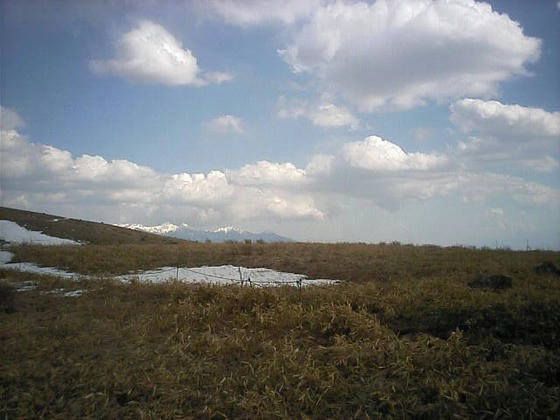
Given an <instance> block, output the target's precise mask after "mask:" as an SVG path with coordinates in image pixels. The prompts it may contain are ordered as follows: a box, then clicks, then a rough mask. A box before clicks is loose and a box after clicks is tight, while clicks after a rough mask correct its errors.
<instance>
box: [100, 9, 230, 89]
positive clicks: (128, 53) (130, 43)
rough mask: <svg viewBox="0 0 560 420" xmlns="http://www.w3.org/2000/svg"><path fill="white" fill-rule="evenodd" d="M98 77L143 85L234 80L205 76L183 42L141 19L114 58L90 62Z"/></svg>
mask: <svg viewBox="0 0 560 420" xmlns="http://www.w3.org/2000/svg"><path fill="white" fill-rule="evenodd" d="M90 68H91V70H92V71H94V72H95V73H98V74H114V75H118V76H121V77H124V78H125V79H127V80H131V81H134V82H140V83H157V84H164V85H167V86H183V85H191V86H202V85H205V84H208V83H222V82H225V81H228V80H230V79H231V76H230V75H229V74H227V73H220V72H209V73H203V72H201V70H200V68H199V67H198V63H197V59H196V57H195V56H194V55H193V53H192V52H191V50H189V49H184V48H183V46H182V44H181V41H179V40H177V39H176V38H175V37H174V36H173V35H171V34H170V33H169V32H168V31H167V30H166V29H165V28H164V27H163V26H161V25H158V24H157V23H154V22H151V21H148V20H141V21H139V22H138V23H137V24H136V25H135V26H134V27H133V28H132V29H131V30H130V31H129V32H127V33H125V34H124V35H123V36H122V37H121V38H120V39H119V41H118V42H117V45H116V51H115V57H114V58H112V59H109V60H91V61H90Z"/></svg>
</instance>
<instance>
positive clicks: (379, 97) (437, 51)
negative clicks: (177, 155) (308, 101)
mask: <svg viewBox="0 0 560 420" xmlns="http://www.w3.org/2000/svg"><path fill="white" fill-rule="evenodd" d="M540 48H541V42H540V40H539V39H536V38H533V37H528V36H526V35H524V33H523V29H522V28H521V26H520V25H519V24H518V23H517V22H515V21H513V20H511V19H510V18H509V17H508V16H507V15H505V14H500V13H497V12H495V11H493V10H492V7H491V6H490V5H489V4H487V3H482V2H476V1H474V0H446V1H444V0H435V1H433V0H409V1H396V0H377V1H376V2H375V3H372V4H368V3H365V2H356V3H347V2H342V1H337V2H335V3H330V4H325V5H323V6H321V7H318V8H316V9H314V12H313V14H312V15H311V17H310V18H309V20H308V21H306V22H305V23H304V24H303V25H301V26H300V27H299V28H298V29H297V30H295V31H294V33H293V36H292V39H291V42H289V43H288V45H287V46H286V48H285V49H282V50H279V54H280V55H281V57H282V58H283V59H284V60H285V61H286V63H288V64H289V65H290V67H291V68H292V70H293V71H294V72H296V73H307V74H309V75H311V76H312V77H314V78H317V79H318V80H319V82H320V86H321V88H322V89H323V90H325V91H329V92H330V93H332V94H338V95H342V97H344V98H345V99H346V100H347V101H348V102H350V103H353V104H354V105H356V106H358V107H359V108H360V109H361V110H363V111H372V110H375V109H377V108H380V107H389V108H397V109H406V108H411V107H413V106H416V105H419V104H423V103H425V102H426V101H427V100H436V101H443V100H447V99H448V98H455V97H459V96H466V95H476V96H486V95H489V94H492V93H493V92H495V91H496V87H497V84H498V83H499V82H501V81H504V80H507V79H508V78H510V77H512V76H513V75H523V74H526V73H527V70H526V65H527V64H529V63H532V62H535V61H536V60H537V59H538V58H539V55H540Z"/></svg>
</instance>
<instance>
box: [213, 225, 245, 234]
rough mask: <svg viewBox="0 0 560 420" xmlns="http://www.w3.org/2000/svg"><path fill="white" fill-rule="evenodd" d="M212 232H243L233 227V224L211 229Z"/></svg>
mask: <svg viewBox="0 0 560 420" xmlns="http://www.w3.org/2000/svg"><path fill="white" fill-rule="evenodd" d="M212 232H215V233H218V232H223V233H226V234H227V233H231V232H237V233H243V231H242V230H240V229H237V228H234V227H233V226H224V227H219V228H217V229H216V230H213V231H212Z"/></svg>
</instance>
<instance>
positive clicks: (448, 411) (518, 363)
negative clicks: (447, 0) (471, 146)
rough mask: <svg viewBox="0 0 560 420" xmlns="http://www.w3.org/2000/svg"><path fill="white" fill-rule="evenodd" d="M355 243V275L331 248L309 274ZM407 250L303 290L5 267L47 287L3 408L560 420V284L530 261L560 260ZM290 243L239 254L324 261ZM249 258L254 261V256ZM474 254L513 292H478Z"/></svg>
mask: <svg viewBox="0 0 560 420" xmlns="http://www.w3.org/2000/svg"><path fill="white" fill-rule="evenodd" d="M341 247H342V246H341ZM348 247H349V249H348V250H346V251H343V250H341V249H342V248H337V246H334V249H335V250H336V252H338V253H339V254H336V255H338V256H342V258H341V264H342V268H334V264H331V263H327V262H324V261H323V258H324V257H325V256H326V255H327V254H330V253H332V252H333V251H332V248H331V246H326V248H325V251H322V250H321V249H322V248H321V247H318V248H317V249H318V251H316V255H315V258H317V259H318V261H323V263H321V264H319V263H318V264H316V265H315V266H314V265H313V264H311V268H309V270H315V269H316V270H319V268H318V267H320V266H322V265H325V264H326V265H327V267H333V270H336V269H339V270H341V271H340V273H346V274H347V275H350V274H351V273H352V272H353V271H352V269H351V268H350V262H351V261H352V259H351V257H350V256H348V257H346V258H345V257H344V255H345V254H344V253H345V252H348V253H349V254H352V253H355V252H356V249H358V250H361V249H362V248H360V247H357V248H355V247H353V246H348ZM405 248H406V247H399V248H398V249H393V252H392V253H389V254H387V258H386V260H385V264H384V265H381V264H380V265H379V268H378V269H379V270H381V267H385V270H387V271H385V272H380V271H379V272H378V271H375V270H374V269H373V268H375V267H378V266H376V265H375V263H372V262H371V261H370V262H367V261H368V260H367V259H366V262H364V261H362V260H361V259H360V258H354V263H355V264H356V265H357V266H358V268H356V270H357V272H360V270H362V271H363V270H364V269H365V268H371V270H372V271H370V272H364V273H362V274H361V277H360V278H359V280H360V283H348V284H345V285H342V286H329V287H321V288H308V289H304V290H301V291H300V290H297V289H293V288H274V289H251V288H240V287H233V286H232V287H213V286H203V285H184V284H176V283H168V284H162V285H147V284H131V285H121V284H115V283H113V282H111V281H110V280H99V281H92V280H90V281H82V282H78V283H76V282H72V281H67V280H60V279H52V278H49V277H37V276H32V275H29V274H23V273H12V272H4V273H2V272H0V277H4V278H5V280H4V282H5V283H6V282H7V283H9V284H14V283H18V282H22V281H26V280H30V279H32V280H34V281H36V282H38V285H39V288H38V290H36V291H32V292H24V293H17V294H15V301H14V305H13V306H14V311H13V312H12V313H2V314H0V342H1V343H2V358H1V359H0V371H1V372H3V373H2V375H0V413H2V416H7V417H9V418H12V417H43V416H45V417H61V418H77V417H109V418H117V417H144V418H172V417H173V418H175V417H178V418H185V417H186V418H189V417H195V418H200V417H202V418H255V417H257V418H279V417H282V418H285V417H290V418H291V417H295V418H302V417H303V418H304V417H312V418H353V417H354V418H367V417H371V418H379V417H384V418H385V417H394V418H395V417H396V418H404V417H413V418H438V417H443V418H450V417H453V416H456V417H459V418H473V417H476V418H495V417H514V418H521V417H534V418H546V417H550V418H554V417H556V416H557V414H558V410H559V404H560V397H559V396H560V389H559V386H560V349H559V347H560V345H559V341H560V340H559V339H558V325H560V288H559V287H558V286H559V279H558V278H557V277H554V276H552V275H545V276H537V275H536V274H534V273H533V272H532V271H531V270H530V269H529V267H530V264H532V263H533V262H534V260H538V259H539V258H541V259H542V258H543V257H545V256H546V257H550V256H551V255H552V256H553V257H555V256H557V254H544V255H542V254H541V255H540V256H534V255H531V253H528V254H527V255H526V256H525V257H523V256H524V255H525V253H523V254H521V253H518V254H520V255H516V254H512V255H509V254H507V253H506V254H500V253H489V254H488V255H487V254H484V253H482V254H476V253H475V254H470V253H469V252H470V251H469V250H463V253H462V254H461V253H460V252H459V251H457V254H456V255H455V254H454V252H455V251H453V250H451V252H450V254H446V255H448V256H449V258H450V260H448V261H443V262H439V263H437V264H436V259H435V257H434V256H433V254H431V253H433V252H435V253H436V254H437V253H438V252H445V250H441V249H439V250H438V249H435V250H431V251H430V253H425V252H426V250H425V249H415V250H414V251H413V252H412V251H410V250H407V249H405ZM199 249H200V248H194V250H199ZM214 249H215V250H216V249H217V251H214V252H216V254H215V255H214V256H213V257H211V256H209V255H206V256H204V254H200V257H201V258H208V259H209V260H211V259H212V258H217V259H219V258H222V256H221V252H226V253H227V251H228V250H231V249H233V248H231V247H229V248H228V247H227V246H224V247H216V248H214ZM240 249H242V248H240ZM277 249H279V250H282V249H285V250H287V251H285V252H286V254H283V253H282V252H280V253H279V254H278V258H279V260H271V261H268V264H261V261H260V260H259V259H258V258H259V255H260V256H261V257H262V255H266V250H265V251H264V252H263V254H259V253H258V252H257V251H254V248H253V251H252V254H247V253H246V252H240V253H239V254H230V257H232V258H233V259H234V260H235V261H236V262H242V261H244V262H247V261H248V262H249V264H246V265H252V264H251V262H253V263H254V264H255V265H269V266H271V265H272V266H273V265H274V264H278V265H282V264H283V263H282V261H283V260H282V259H283V258H288V257H287V255H291V254H290V253H291V252H294V253H295V252H296V250H297V251H299V254H298V255H299V258H300V259H297V258H295V261H297V262H296V263H294V264H296V265H297V264H299V263H301V262H302V261H307V260H308V259H309V258H311V257H310V256H309V255H307V254H306V252H305V251H306V249H307V248H306V247H302V248H290V247H287V248H282V247H280V248H277ZM224 250H225V251H224ZM362 251H363V250H362ZM87 252H89V251H87ZM161 252H162V253H165V252H167V251H161ZM323 252H324V253H325V254H323ZM363 252H365V251H363ZM407 252H408V254H406V253H407ZM411 252H412V253H419V254H421V255H419V256H418V257H417V258H418V259H417V260H414V259H413V261H414V262H415V264H413V263H410V262H409V263H406V261H405V260H406V258H413V257H412V256H411V255H412V253H411ZM480 252H482V251H480ZM402 253H405V254H402ZM192 255H195V254H194V253H193V254H192ZM192 255H191V257H192ZM211 255H212V254H211ZM251 255H253V257H254V259H248V260H247V261H246V260H244V259H245V258H248V257H249V256H251ZM375 255H376V257H378V256H379V255H383V254H379V255H377V254H375ZM430 255H432V257H430ZM473 255H474V256H477V257H478V260H477V261H478V267H480V266H482V267H484V268H485V269H487V270H491V269H492V270H497V269H499V270H501V271H502V272H503V271H506V272H507V273H510V274H511V273H514V274H515V277H514V282H513V288H512V289H510V290H506V291H503V292H500V293H495V292H492V291H485V290H471V289H469V288H468V287H467V282H468V279H469V276H471V272H472V273H475V272H476V271H477V263H476V262H473V261H471V259H472V258H473ZM358 256H363V255H362V254H358ZM366 256H367V253H366ZM236 258H237V259H236ZM370 258H372V259H374V257H373V256H370ZM379 258H381V257H379ZM430 258H434V259H433V260H431V259H430ZM454 258H455V259H454ZM139 259H140V258H139ZM229 262H231V261H229ZM265 262H266V261H265ZM208 263H216V261H215V260H213V262H211V261H209V262H208ZM368 264H370V265H368ZM403 264H404V265H403ZM418 264H419V265H418ZM161 265H163V264H161ZM372 267H373V268H372ZM292 270H293V271H299V270H294V269H292ZM414 270H418V271H414ZM325 273H326V275H325V276H326V277H342V276H335V275H334V274H336V272H325ZM376 276H379V277H376ZM6 287H9V286H6ZM55 287H56V288H61V287H62V288H66V289H77V288H87V289H89V290H90V292H89V293H88V294H86V295H83V296H81V297H79V298H63V297H60V296H56V295H53V294H41V292H44V291H48V290H49V289H51V288H55Z"/></svg>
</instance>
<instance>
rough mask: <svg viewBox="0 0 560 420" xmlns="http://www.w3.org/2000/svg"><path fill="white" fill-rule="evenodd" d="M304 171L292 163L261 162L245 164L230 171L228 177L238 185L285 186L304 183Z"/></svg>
mask: <svg viewBox="0 0 560 420" xmlns="http://www.w3.org/2000/svg"><path fill="white" fill-rule="evenodd" d="M305 176H306V174H305V171H304V170H303V169H298V168H296V167H295V166H294V165H293V164H292V163H289V162H286V163H274V162H268V161H266V160H261V161H259V162H257V163H255V164H247V165H245V166H243V167H242V168H241V169H239V170H237V171H230V172H229V177H230V178H231V179H232V180H233V182H235V183H236V184H240V185H258V186H263V185H287V184H291V185H294V184H298V183H302V182H305Z"/></svg>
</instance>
